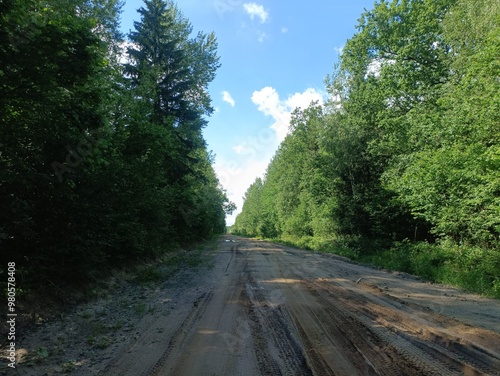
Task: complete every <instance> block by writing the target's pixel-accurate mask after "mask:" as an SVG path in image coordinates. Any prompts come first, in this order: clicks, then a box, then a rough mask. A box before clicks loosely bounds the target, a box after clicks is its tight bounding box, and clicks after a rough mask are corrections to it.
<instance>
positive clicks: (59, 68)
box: [0, 0, 234, 294]
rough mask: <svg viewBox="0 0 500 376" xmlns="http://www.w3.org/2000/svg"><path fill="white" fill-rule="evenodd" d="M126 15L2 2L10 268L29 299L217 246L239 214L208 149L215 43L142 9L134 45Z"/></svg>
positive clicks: (160, 8)
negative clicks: (197, 246)
mask: <svg viewBox="0 0 500 376" xmlns="http://www.w3.org/2000/svg"><path fill="white" fill-rule="evenodd" d="M120 7H121V4H120V2H119V1H117V0H46V1H43V2H40V1H37V0H2V1H0V41H1V42H0V96H1V98H0V213H1V214H0V259H1V262H2V269H5V268H6V265H7V263H9V265H11V264H12V263H15V268H16V273H17V274H16V276H17V284H18V285H17V288H18V293H19V294H21V293H23V292H26V291H30V290H31V291H32V292H36V291H39V290H40V289H42V288H44V287H45V288H51V289H54V288H55V287H57V286H67V285H74V286H84V285H85V284H86V283H88V282H89V281H90V282H91V281H95V280H99V279H100V278H103V277H105V276H106V275H108V274H109V271H110V270H111V269H112V268H117V267H120V266H127V265H134V264H136V263H141V262H144V261H145V260H154V259H156V258H158V257H161V256H162V255H163V254H165V253H166V252H169V251H172V250H174V249H176V247H180V246H184V245H186V244H192V243H193V242H196V241H200V240H202V239H209V238H210V237H211V236H213V235H214V234H219V233H222V232H224V231H225V228H226V227H225V226H226V225H225V216H226V213H228V212H231V211H232V210H233V209H234V204H232V203H231V202H229V200H228V198H227V196H226V193H225V191H224V190H223V189H222V187H221V186H220V184H219V181H218V179H217V177H216V174H215V172H214V170H213V167H212V164H213V159H214V156H213V155H212V154H211V152H209V151H208V150H207V147H206V143H205V140H204V139H203V136H202V130H203V128H204V127H206V126H207V122H208V120H207V119H208V117H209V116H210V114H211V113H212V112H213V109H212V107H211V99H210V97H209V95H208V91H207V86H208V84H209V83H210V82H211V81H212V80H213V79H214V78H215V75H216V71H217V69H218V68H219V66H220V63H219V57H218V55H217V40H216V38H215V35H214V34H213V33H209V34H205V33H201V32H200V33H198V34H196V35H193V32H192V31H193V29H192V25H191V24H190V22H189V21H188V20H187V19H186V18H185V17H184V16H183V15H182V13H181V12H180V11H179V10H178V8H177V7H176V6H175V4H174V3H173V2H171V1H163V0H146V1H145V3H144V5H143V7H142V8H140V10H139V14H138V18H139V21H137V22H136V23H135V28H134V29H135V30H134V31H132V32H131V33H130V35H128V36H124V35H122V34H121V33H120V32H119V28H118V27H119V15H120ZM125 37H127V38H126V39H125ZM125 41H127V42H125ZM5 271H6V270H4V272H5ZM5 280H6V278H5Z"/></svg>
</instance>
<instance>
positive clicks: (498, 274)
mask: <svg viewBox="0 0 500 376" xmlns="http://www.w3.org/2000/svg"><path fill="white" fill-rule="evenodd" d="M267 240H270V241H273V242H277V243H280V244H284V245H288V246H292V247H297V248H301V249H307V250H314V251H319V252H324V253H333V254H337V255H340V256H344V257H348V258H350V259H351V260H353V261H356V262H360V263H364V264H369V265H374V266H377V267H381V268H384V269H387V270H391V271H401V272H406V273H409V274H413V275H416V276H419V277H422V278H424V279H426V280H428V281H432V282H437V283H444V284H449V285H452V286H455V287H460V288H463V289H465V290H467V291H470V292H475V293H478V294H481V295H484V296H488V297H493V298H497V299H500V251H492V250H485V249H481V248H478V247H472V246H459V245H456V244H453V243H451V242H446V241H443V242H441V243H436V244H429V243H426V242H416V243H415V242H411V241H403V242H396V243H393V244H388V243H386V242H383V241H376V240H375V241H374V240H369V239H363V238H359V237H350V238H337V239H320V238H319V239H318V238H313V237H302V238H297V237H292V236H284V237H283V238H280V239H267Z"/></svg>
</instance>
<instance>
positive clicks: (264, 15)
mask: <svg viewBox="0 0 500 376" xmlns="http://www.w3.org/2000/svg"><path fill="white" fill-rule="evenodd" d="M243 8H245V12H247V14H248V15H249V16H250V19H252V20H253V19H254V18H255V17H258V18H260V22H261V23H264V22H266V21H267V20H268V19H269V13H268V12H267V11H266V10H265V9H264V7H263V6H262V5H259V4H256V3H246V4H243Z"/></svg>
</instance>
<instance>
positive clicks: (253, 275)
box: [103, 236, 500, 376]
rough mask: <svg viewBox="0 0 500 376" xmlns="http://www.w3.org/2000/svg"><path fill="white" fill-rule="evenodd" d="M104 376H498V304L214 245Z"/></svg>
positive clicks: (359, 270)
mask: <svg viewBox="0 0 500 376" xmlns="http://www.w3.org/2000/svg"><path fill="white" fill-rule="evenodd" d="M214 257H215V264H214V265H215V266H214V267H213V268H212V269H210V270H207V271H206V275H203V276H200V277H199V278H198V279H195V280H194V281H192V282H191V284H192V288H191V289H190V290H189V291H187V292H186V293H185V294H184V296H183V298H181V299H179V301H178V304H177V306H176V308H175V309H173V310H172V311H171V312H169V313H168V314H162V313H161V312H155V317H149V318H148V317H145V318H144V319H143V323H142V325H143V327H142V329H141V331H140V335H139V336H138V337H137V338H136V339H135V340H133V341H131V342H130V343H129V344H128V345H127V346H125V347H124V348H123V349H122V351H121V352H120V353H117V354H115V356H114V357H113V358H112V359H110V360H109V362H108V364H107V365H106V367H105V368H104V370H103V374H105V375H176V376H180V375H186V376H193V375H228V376H234V375H346V376H353V375H384V376H386V375H483V374H485V375H499V374H500V334H499V329H500V302H498V301H495V300H490V299H485V298H480V297H477V296H475V295H470V294H464V293H463V292H460V291H459V290H456V289H452V288H449V287H446V286H441V285H433V284H429V283H426V282H423V281H420V280H418V279H416V278H414V277H412V276H408V275H404V274H391V273H386V272H383V271H379V270H374V269H371V268H367V267H364V266H360V265H356V264H353V263H349V262H346V261H344V260H342V259H341V258H339V257H330V256H325V255H320V254H316V253H311V252H306V251H302V250H297V249H293V248H288V247H284V246H279V245H275V244H271V243H266V242H261V241H256V240H249V239H244V238H238V237H232V236H226V237H224V238H223V239H221V240H220V242H219V246H218V250H217V252H216V254H215V255H214Z"/></svg>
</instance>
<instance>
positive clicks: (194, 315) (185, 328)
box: [142, 291, 213, 376]
mask: <svg viewBox="0 0 500 376" xmlns="http://www.w3.org/2000/svg"><path fill="white" fill-rule="evenodd" d="M212 296H213V291H210V292H208V293H206V292H205V293H203V294H202V295H200V296H199V297H198V298H197V299H196V300H195V301H194V302H193V308H192V310H191V311H190V312H189V314H188V315H187V316H186V318H185V319H184V321H183V322H182V324H181V325H180V326H179V328H177V330H176V331H175V333H174V335H173V336H172V339H171V340H170V342H169V343H168V345H167V347H166V350H165V352H164V353H163V355H162V356H161V358H160V359H158V361H157V362H156V363H155V364H154V365H153V366H151V367H150V368H149V370H148V371H146V372H144V373H143V374H142V375H143V376H154V375H159V374H160V373H159V372H160V371H161V370H162V369H163V368H164V367H165V365H166V363H167V360H168V359H169V357H170V355H171V352H172V350H173V349H174V348H175V347H177V348H182V346H183V343H184V340H185V339H186V337H187V335H188V333H189V332H190V330H191V328H193V327H194V326H195V324H196V322H197V321H198V320H199V319H200V317H201V316H202V315H203V313H204V312H205V309H206V307H207V305H208V303H209V302H210V300H211V299H212Z"/></svg>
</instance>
